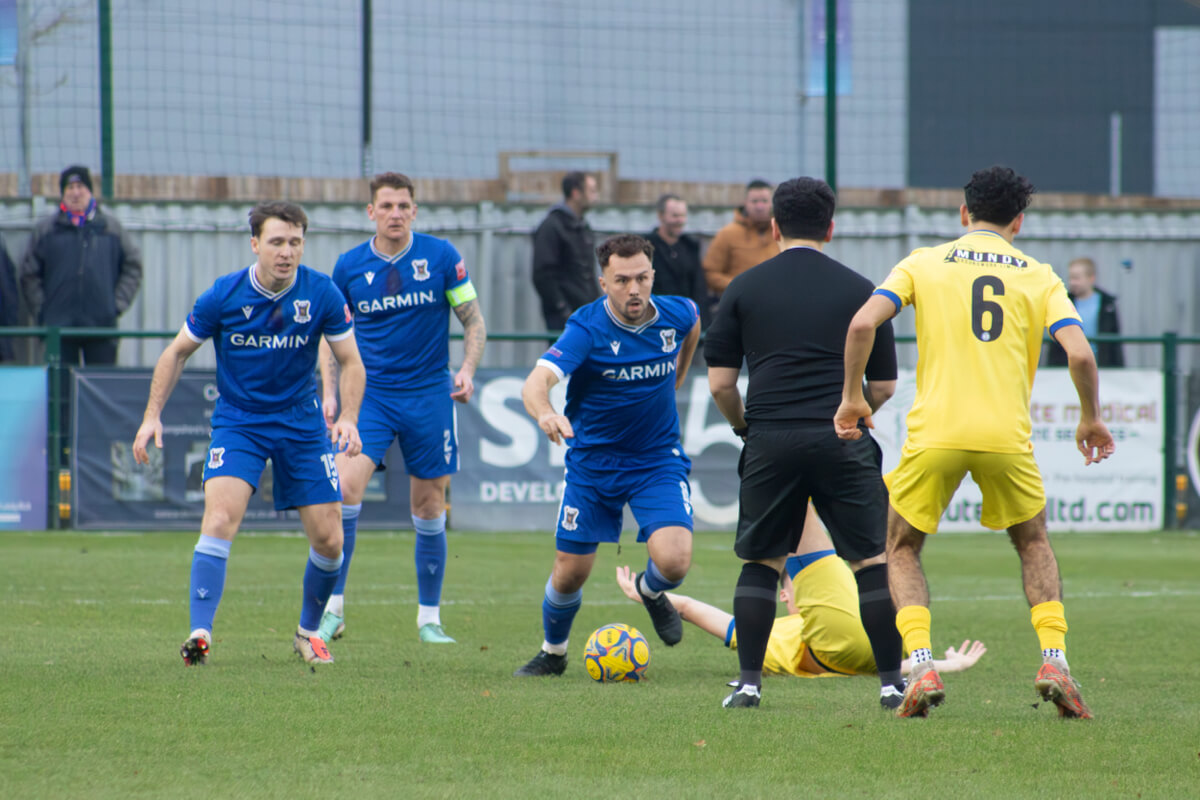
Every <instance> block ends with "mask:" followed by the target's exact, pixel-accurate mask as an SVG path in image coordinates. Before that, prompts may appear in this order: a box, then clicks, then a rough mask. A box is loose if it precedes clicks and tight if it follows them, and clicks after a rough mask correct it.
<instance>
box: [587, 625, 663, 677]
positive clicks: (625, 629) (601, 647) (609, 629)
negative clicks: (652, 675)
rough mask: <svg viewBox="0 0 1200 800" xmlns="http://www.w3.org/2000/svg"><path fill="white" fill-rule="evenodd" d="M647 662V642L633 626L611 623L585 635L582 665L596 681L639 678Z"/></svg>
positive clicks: (648, 645) (648, 646)
mask: <svg viewBox="0 0 1200 800" xmlns="http://www.w3.org/2000/svg"><path fill="white" fill-rule="evenodd" d="M649 664H650V643H649V642H647V641H646V637H645V636H642V634H641V633H639V632H638V629H637V628H634V627H632V626H630V625H625V624H622V623H620V622H614V623H613V624H611V625H605V626H604V627H602V628H597V629H596V630H595V631H593V632H592V635H591V636H589V637H588V640H587V647H585V648H584V651H583V665H584V666H585V667H587V672H588V675H591V676H592V680H594V681H598V682H600V683H615V682H617V681H640V680H641V679H642V675H643V674H644V673H645V672H646V667H647V666H649Z"/></svg>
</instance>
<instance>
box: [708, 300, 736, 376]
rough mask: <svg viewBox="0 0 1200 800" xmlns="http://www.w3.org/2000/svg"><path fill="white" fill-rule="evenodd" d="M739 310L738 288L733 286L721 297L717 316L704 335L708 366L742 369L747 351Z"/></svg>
mask: <svg viewBox="0 0 1200 800" xmlns="http://www.w3.org/2000/svg"><path fill="white" fill-rule="evenodd" d="M737 311H738V302H737V290H736V287H733V286H731V287H730V289H728V290H726V292H725V294H724V295H723V296H722V297H721V303H720V305H718V306H717V316H716V317H715V318H714V319H713V322H712V325H710V326H708V333H706V334H705V336H704V360H705V362H706V363H707V364H708V366H710V367H731V368H733V369H741V367H742V360H743V358H744V357H745V351H744V350H743V348H742V327H741V325H740V324H738V315H737Z"/></svg>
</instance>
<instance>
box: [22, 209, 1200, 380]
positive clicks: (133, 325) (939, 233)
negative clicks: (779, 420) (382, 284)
mask: <svg viewBox="0 0 1200 800" xmlns="http://www.w3.org/2000/svg"><path fill="white" fill-rule="evenodd" d="M52 207H53V206H51V205H50V204H48V203H47V202H46V201H45V200H44V199H41V198H38V199H37V200H35V201H34V203H32V204H31V203H30V202H28V201H15V200H3V201H0V231H3V233H4V236H5V239H6V243H7V246H8V249H9V253H10V254H11V255H12V256H13V259H14V260H19V259H20V255H21V253H22V252H23V251H24V248H25V242H26V239H27V237H28V230H29V227H30V225H31V220H32V219H34V218H36V216H37V215H39V214H41V213H48V212H49V211H50V210H51V208H52ZM248 210H249V208H248V207H247V206H240V205H237V206H235V205H215V204H156V203H118V204H116V205H115V206H113V207H112V211H113V212H114V213H115V214H116V216H117V217H118V218H119V219H120V220H121V221H122V223H124V225H125V226H126V228H128V229H129V230H130V231H131V233H132V234H133V236H134V237H135V238H136V239H137V240H138V241H139V242H140V244H141V246H142V250H143V254H144V259H145V265H146V269H145V277H144V282H143V285H142V291H141V292H140V294H139V296H138V299H137V301H136V302H135V303H134V305H133V307H132V308H131V309H130V310H129V312H128V313H127V314H126V315H125V316H124V317H123V318H122V320H121V327H122V328H127V329H140V330H158V329H171V330H176V329H178V328H179V326H180V325H182V323H183V320H184V317H185V316H186V315H187V313H188V312H189V311H190V310H191V306H192V303H193V301H194V300H195V298H196V297H197V296H198V295H199V294H200V293H201V292H202V291H204V289H206V288H207V287H208V286H209V285H210V284H211V283H212V281H213V280H214V279H215V278H216V277H217V276H219V275H221V274H224V273H226V272H229V271H231V270H233V269H236V268H238V267H242V266H245V265H247V264H249V263H250V262H251V261H252V260H253V256H252V254H251V252H250V247H249V241H248V239H249V230H248V228H247V226H246V214H247V212H248ZM306 210H307V211H308V213H309V216H310V219H311V221H312V222H311V228H310V232H309V236H308V243H307V246H306V251H305V258H304V261H305V263H307V264H309V265H311V266H314V267H317V268H319V269H322V270H324V271H329V270H331V269H332V267H333V263H334V261H335V260H336V259H337V256H338V254H339V253H341V252H342V251H344V250H347V249H349V248H350V247H352V246H354V245H356V244H358V243H359V242H361V241H362V240H363V239H365V238H366V237H367V236H369V235H370V234H371V233H372V232H373V227H372V226H371V223H370V222H369V220H368V219H367V217H366V213H365V210H364V208H363V207H362V206H358V205H355V206H347V205H338V206H334V205H309V206H307V207H306ZM545 210H546V209H545V208H544V207H541V206H494V205H492V204H488V203H485V204H481V205H471V206H423V207H422V208H421V210H420V215H419V217H418V220H417V222H418V226H417V227H418V229H419V230H422V231H425V232H427V233H432V234H434V235H437V236H441V237H444V238H447V239H449V240H451V241H452V242H453V243H454V245H455V246H456V247H457V248H458V250H459V251H460V252H461V253H462V255H463V257H464V258H465V259H466V262H467V265H468V268H469V269H470V271H471V275H472V279H473V281H474V282H475V285H476V287H477V288H478V290H479V295H480V299H481V302H482V304H483V309H484V314H485V318H486V319H487V323H488V328H489V329H490V330H491V331H493V332H537V331H542V330H544V328H543V325H542V321H541V314H540V312H539V307H538V302H537V297H536V296H535V294H534V292H533V287H532V283H531V280H530V258H531V251H532V247H531V242H530V237H529V233H530V232H531V231H532V229H533V228H534V227H535V226H536V225H537V224H538V222H540V220H541V219H542V217H543V216H544V214H545ZM729 219H730V211H729V210H728V209H695V210H693V212H692V214H691V219H690V223H689V226H690V229H691V230H692V231H693V232H694V233H696V234H698V235H700V236H701V237H703V238H705V239H707V238H708V237H710V236H711V235H712V234H713V233H715V232H716V230H717V229H718V228H720V226H721V225H723V224H725V223H726V222H727V221H728V220H729ZM589 220H590V221H591V224H592V226H593V227H594V228H595V229H596V230H597V231H598V232H599V233H601V234H604V233H616V232H625V231H634V232H643V231H649V230H650V229H651V228H653V227H654V225H655V224H656V220H655V217H654V213H653V210H652V209H647V208H629V207H622V208H616V207H614V208H601V209H597V210H595V211H593V212H592V213H591V214H589ZM960 231H961V228H960V227H959V222H958V213H957V210H941V209H935V210H930V209H919V208H915V207H909V208H904V209H845V210H842V211H840V212H839V213H838V215H837V218H836V228H835V236H834V241H833V242H832V244H831V245H830V246H829V248H828V252H829V253H830V254H831V255H832V256H833V257H835V258H837V259H839V260H841V261H843V262H845V263H846V264H848V265H850V266H852V267H854V268H855V269H857V270H858V271H860V272H862V273H863V274H864V275H866V276H867V277H868V278H870V279H872V280H873V281H875V282H879V281H881V280H882V279H883V278H884V277H885V276H886V275H887V272H888V270H890V269H891V267H892V265H893V264H895V263H896V262H897V261H898V260H900V259H901V258H903V257H904V255H906V254H907V253H908V252H909V251H910V250H911V249H912V248H914V247H919V246H923V245H929V244H933V243H935V242H938V241H941V240H944V239H947V238H950V237H953V236H956V235H958V233H959V232H960ZM1017 243H1018V245H1019V246H1020V247H1022V248H1023V249H1024V250H1025V251H1026V252H1028V253H1029V254H1030V255H1031V256H1033V257H1035V258H1038V259H1039V260H1042V261H1049V262H1050V263H1052V264H1054V266H1055V268H1056V269H1057V270H1058V271H1059V273H1060V274H1064V275H1065V271H1066V264H1067V262H1068V261H1069V260H1070V259H1072V258H1074V257H1077V256H1082V255H1087V256H1091V257H1092V258H1093V259H1095V261H1096V263H1097V264H1098V265H1099V268H1100V284H1101V285H1102V286H1104V288H1106V289H1108V290H1109V291H1113V292H1115V293H1116V294H1117V295H1118V296H1119V297H1120V303H1121V305H1120V307H1121V314H1122V323H1123V333H1126V334H1130V335H1151V336H1157V335H1159V334H1161V333H1162V332H1164V331H1176V332H1178V333H1180V334H1185V335H1195V334H1197V333H1200V314H1198V312H1197V302H1196V297H1197V293H1198V292H1200V277H1198V274H1200V212H1198V211H1193V212H1164V213H1154V212H1138V213H1129V212H1120V213H1097V212H1088V213H1084V212H1054V211H1034V212H1033V213H1031V214H1030V215H1029V216H1028V217H1027V218H1026V222H1025V227H1024V229H1023V230H1022V233H1021V236H1020V237H1019V239H1018V242H1017ZM815 288H816V287H814V289H815ZM912 322H913V315H912V314H911V313H905V314H903V315H902V316H901V318H900V320H899V322H898V332H900V333H902V334H904V333H911V332H912ZM451 327H452V329H455V330H457V329H458V323H457V321H453V322H452V323H451ZM162 345H163V343H162V342H160V341H156V340H144V341H140V342H132V341H131V342H126V343H125V344H124V345H123V346H122V350H121V359H120V360H121V363H122V364H123V365H127V366H134V365H142V366H150V365H153V363H154V361H155V359H156V358H157V356H158V354H159V352H161V350H162ZM541 349H542V346H541V344H540V343H535V342H527V343H511V342H492V343H491V344H489V346H488V351H487V355H486V357H485V365H486V366H518V365H523V364H532V363H533V361H534V360H535V359H536V357H537V356H538V355H539V354H540V352H541ZM455 355H456V356H457V354H455ZM1126 357H1127V360H1128V363H1129V364H1130V366H1144V367H1157V366H1160V361H1161V359H1160V354H1159V352H1158V349H1157V348H1155V347H1153V346H1138V345H1127V346H1126ZM1183 357H1184V362H1183V364H1182V366H1183V367H1184V368H1185V369H1186V368H1188V367H1189V366H1190V364H1191V361H1192V357H1191V354H1190V353H1189V352H1188V351H1187V350H1186V349H1185V351H1184V352H1183ZM901 359H902V361H903V362H904V363H905V365H906V366H911V365H912V364H913V363H914V360H915V353H913V352H912V348H911V347H909V348H904V349H903V351H902V354H901ZM191 363H193V364H194V365H195V366H211V365H212V349H211V348H209V347H205V348H203V349H202V350H201V351H200V352H199V353H198V354H197V355H196V357H195V358H194V359H193V361H192V362H191Z"/></svg>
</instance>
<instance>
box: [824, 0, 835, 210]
mask: <svg viewBox="0 0 1200 800" xmlns="http://www.w3.org/2000/svg"><path fill="white" fill-rule="evenodd" d="M837 21H838V11H837V0H825V182H826V183H828V184H829V186H830V188H831V189H833V190H834V191H835V192H836V191H837V184H838V179H837V49H838V45H837Z"/></svg>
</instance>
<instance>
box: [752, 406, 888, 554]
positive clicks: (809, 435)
mask: <svg viewBox="0 0 1200 800" xmlns="http://www.w3.org/2000/svg"><path fill="white" fill-rule="evenodd" d="M882 465H883V454H882V452H881V451H880V449H879V445H878V444H876V443H875V440H874V439H872V438H871V436H870V435H869V434H867V435H864V436H863V437H862V438H861V439H859V440H858V441H854V442H847V441H843V440H842V439H839V438H838V437H837V434H836V433H834V430H833V423H832V422H812V423H800V422H797V423H768V422H757V423H753V424H752V425H751V426H750V433H749V435H748V436H747V437H746V445H745V447H744V448H742V457H741V460H740V461H739V462H738V474H739V476H740V477H741V479H742V481H741V489H740V492H739V500H740V508H739V510H738V527H737V539H736V540H735V542H734V546H733V549H734V552H735V553H737V555H738V557H739V558H742V559H746V560H759V559H768V558H777V557H779V556H785V555H787V554H788V553H790V552H792V551H793V550H795V549H796V545H797V544H798V543H799V542H800V534H801V533H802V532H803V531H804V515H805V513H806V512H807V510H808V501H809V498H812V502H813V505H814V506H815V507H816V509H817V513H818V514H819V515H820V517H821V520H822V521H823V522H824V523H825V525H826V527H827V528H829V536H830V538H831V539H833V546H834V548H835V549H836V550H837V554H838V555H839V556H841V557H842V558H844V559H846V560H847V561H861V560H863V559H866V558H871V557H872V556H877V555H879V554H880V553H882V552H883V551H884V546H885V545H886V542H887V506H888V493H887V487H886V486H885V485H884V483H883V474H882V471H881V470H882Z"/></svg>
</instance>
